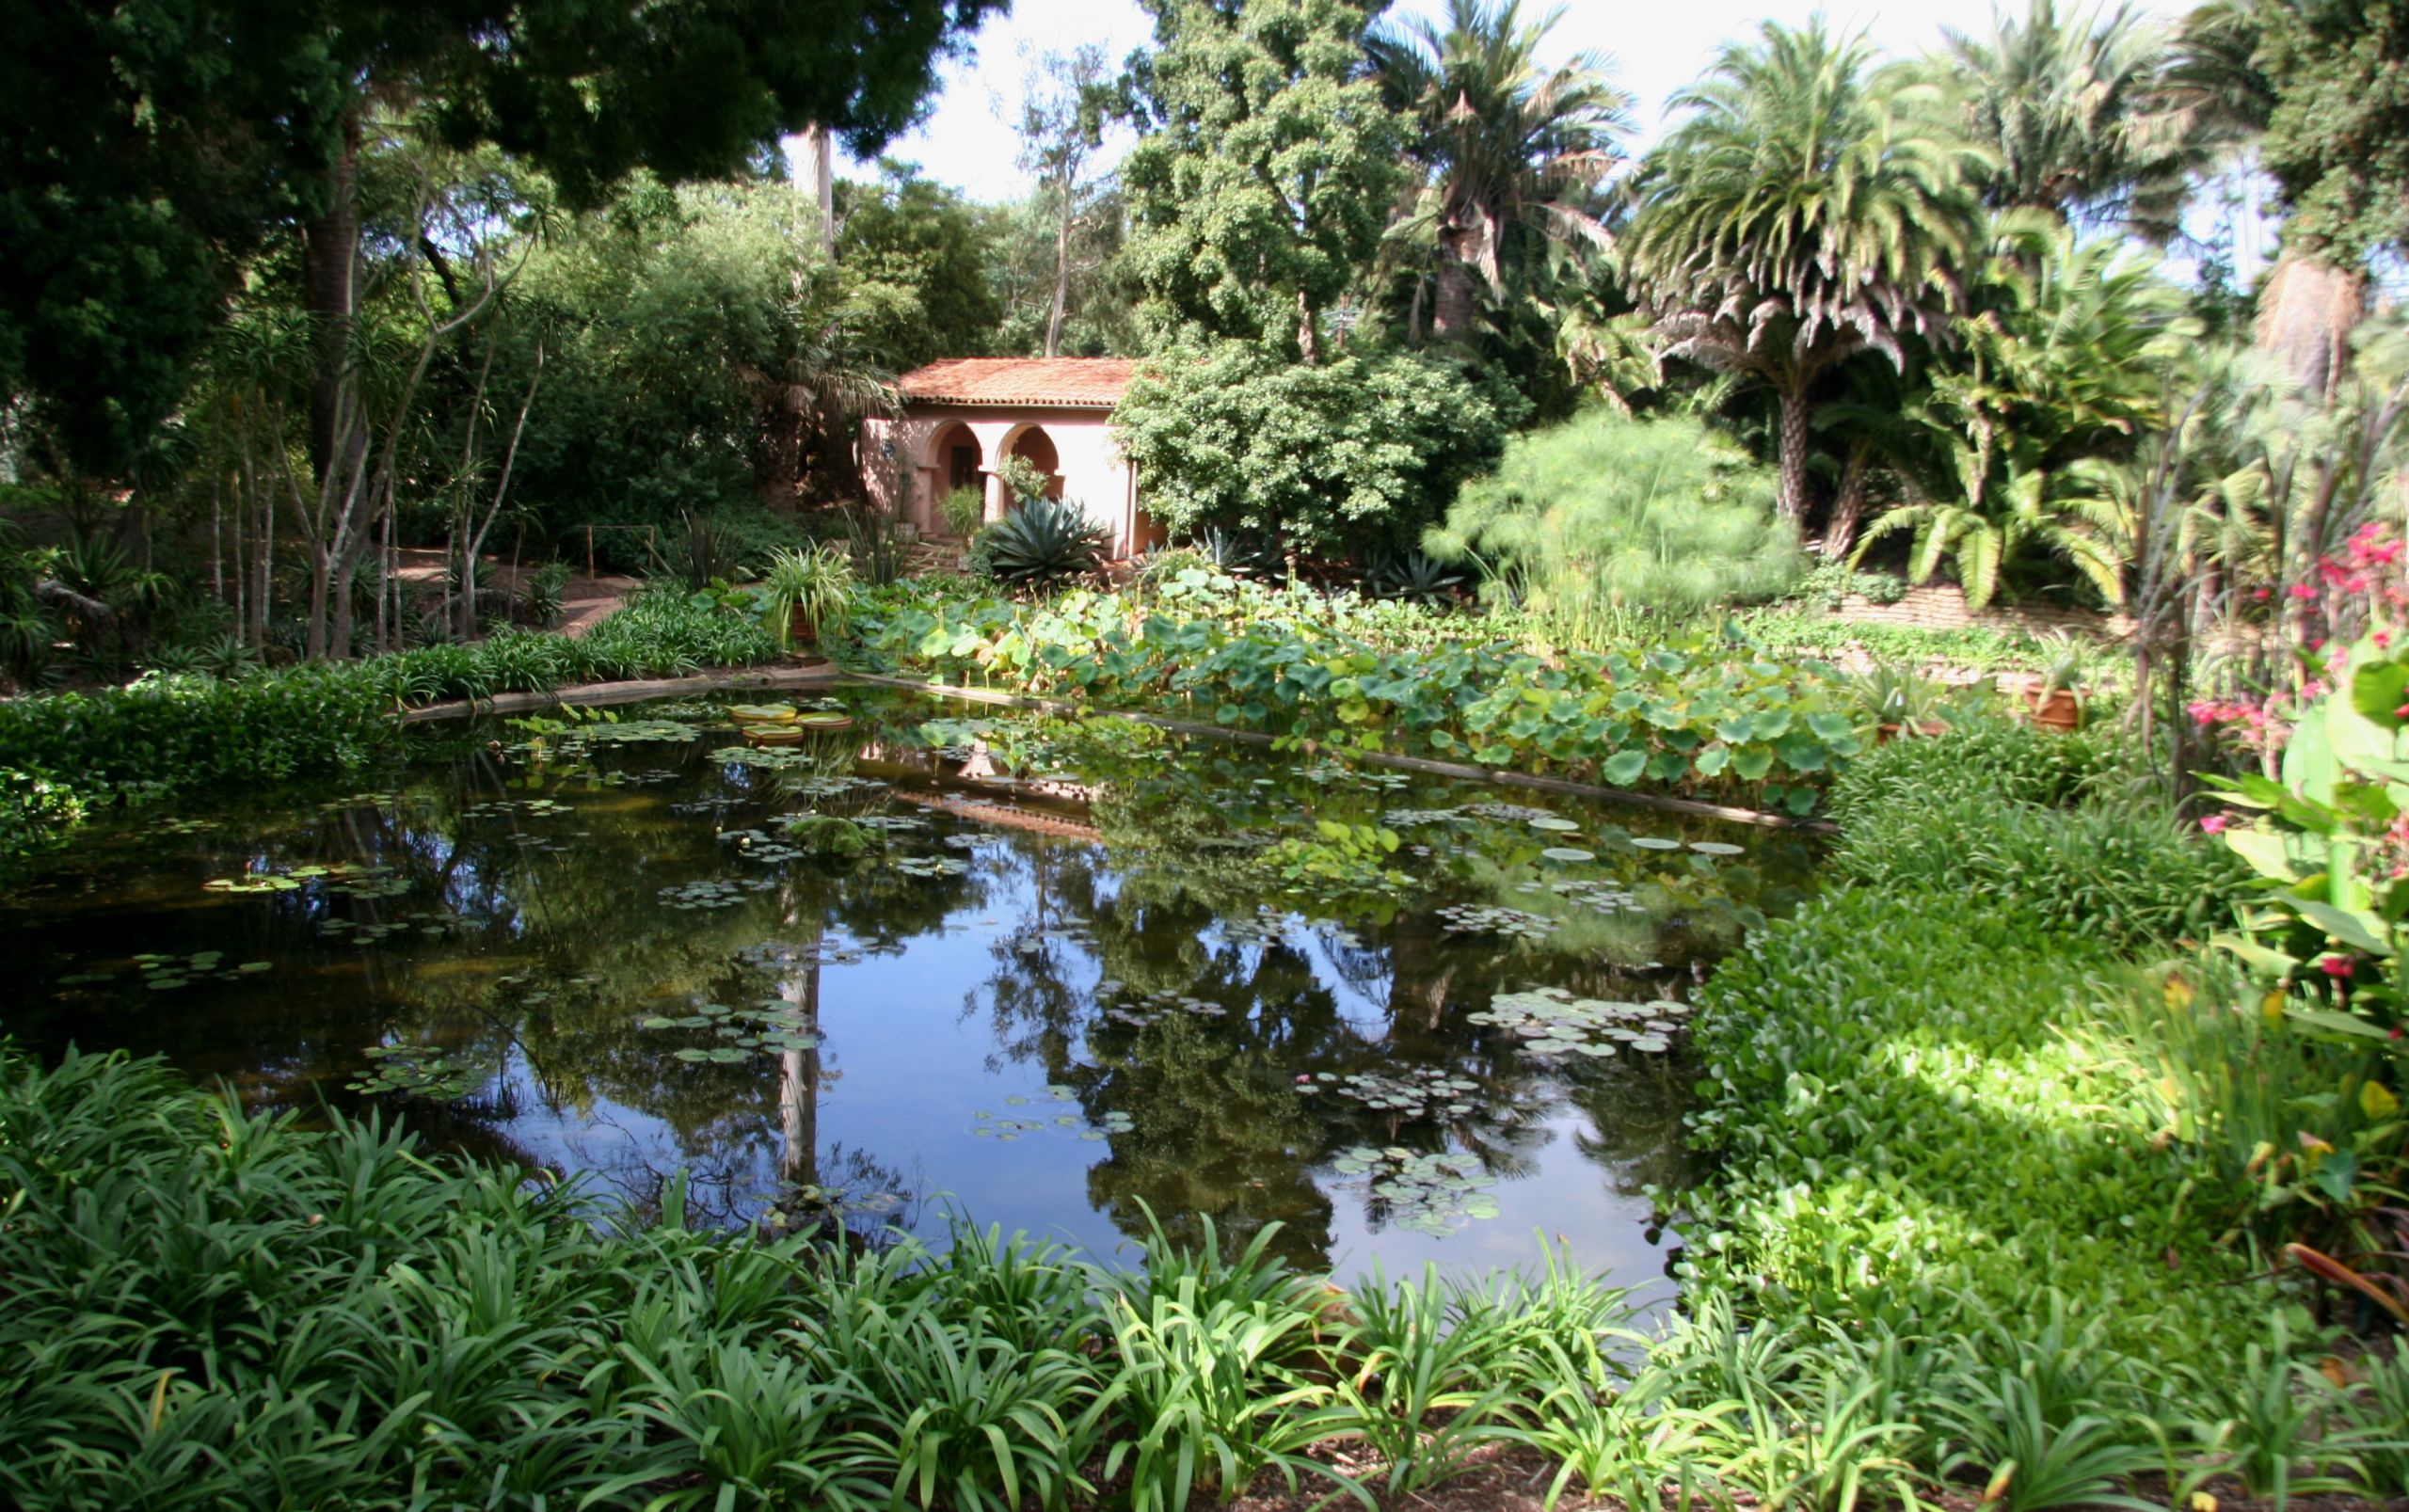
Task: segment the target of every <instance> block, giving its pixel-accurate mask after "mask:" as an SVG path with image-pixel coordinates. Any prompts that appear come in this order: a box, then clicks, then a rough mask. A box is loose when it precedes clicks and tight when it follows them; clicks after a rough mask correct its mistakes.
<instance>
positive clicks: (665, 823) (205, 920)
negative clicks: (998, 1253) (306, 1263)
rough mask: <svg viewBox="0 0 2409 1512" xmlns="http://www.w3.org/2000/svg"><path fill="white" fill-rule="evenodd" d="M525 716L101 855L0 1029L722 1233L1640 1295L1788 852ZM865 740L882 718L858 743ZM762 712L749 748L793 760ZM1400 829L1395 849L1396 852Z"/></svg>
mask: <svg viewBox="0 0 2409 1512" xmlns="http://www.w3.org/2000/svg"><path fill="white" fill-rule="evenodd" d="M818 702H819V703H821V704H822V705H825V706H827V712H826V713H825V714H822V712H821V711H820V710H817V709H813V708H811V707H810V706H809V705H806V706H805V707H804V710H803V713H804V718H805V723H795V722H794V721H795V715H796V712H797V711H796V709H795V708H793V707H792V706H788V707H786V708H784V710H783V715H782V718H781V720H780V722H777V723H770V722H769V719H768V717H769V716H771V715H772V714H774V713H777V712H778V710H776V709H775V708H755V707H751V706H743V705H736V706H733V708H734V714H733V715H732V714H731V706H730V705H727V704H725V703H721V702H716V701H690V702H684V703H674V704H656V705H644V706H632V707H630V708H623V709H617V710H612V711H608V712H607V713H604V714H600V715H589V716H588V717H585V718H579V717H576V716H574V715H573V714H572V715H570V716H552V717H546V718H539V719H532V720H519V721H501V720H486V721H479V722H476V723H474V724H455V725H453V726H451V727H449V728H447V729H439V730H436V731H433V732H431V733H426V734H423V735H422V736H421V737H420V739H421V740H422V741H423V749H421V750H420V751H419V752H418V754H417V756H416V759H414V760H413V761H412V763H411V764H410V765H409V766H408V767H407V769H406V770H404V771H401V772H397V773H395V774H393V775H391V777H390V778H389V779H387V780H385V781H382V782H379V783H376V784H373V785H370V786H368V787H367V788H365V789H364V790H357V791H355V790H348V789H349V788H358V787H359V786H360V785H359V784H357V783H355V784H351V785H347V786H346V788H344V789H327V790H305V789H298V788H294V789H283V790H279V791H275V792H268V793H259V794H249V795H242V796H239V797H234V798H230V799H228V800H226V801H224V802H220V803H215V804H185V805H183V806H181V807H179V808H177V809H176V810H175V811H174V812H173V813H172V814H161V813H157V812H153V813H150V814H146V815H142V816H139V817H137V818H136V819H133V820H125V821H120V822H116V823H112V824H105V825H96V826H94V827H92V828H90V829H88V830H87V831H84V832H82V833H81V834H80V835H79V836H78V842H77V848H76V849H75V851H72V853H70V854H68V855H66V856H63V857H60V858H57V859H56V861H54V862H53V863H52V864H50V865H49V866H48V867H46V868H45V869H43V870H41V871H40V872H39V873H37V874H36V875H34V876H33V877H31V878H30V879H28V880H27V881H26V882H25V883H24V885H22V886H20V887H19V888H18V889H17V890H16V891H15V892H14V893H13V895H12V896H11V897H10V899H9V900H8V904H7V905H6V910H5V913H0V941H5V947H6V954H7V959H8V962H9V963H10V978H11V983H10V985H9V986H8V989H7V993H6V995H7V996H8V998H10V999H12V1000H13V1005H14V1006H13V1007H12V1008H11V1009H10V1011H8V1014H7V1015H6V1019H5V1022H4V1023H0V1027H5V1029H6V1031H7V1032H8V1033H9V1034H11V1035H13V1036H14V1037H15V1038H16V1040H17V1041H18V1042H19V1043H20V1044H23V1045H25V1046H27V1047H29V1048H31V1049H33V1050H35V1051H36V1052H38V1053H43V1054H56V1052H57V1051H58V1050H59V1049H61V1048H63V1047H64V1046H65V1045H66V1044H68V1043H69V1042H75V1043H79V1044H81V1045H82V1046H83V1047H85V1048H87V1049H97V1048H104V1047H123V1048H127V1049H132V1050H135V1051H138V1052H144V1053H150V1052H158V1053H163V1054H165V1055H166V1056H167V1057H168V1058H169V1059H171V1060H172V1061H173V1062H174V1063H176V1064H177V1065H179V1066H180V1067H182V1068H183V1069H184V1070H186V1071H188V1072H190V1073H192V1074H196V1075H198V1076H200V1077H203V1078H209V1079H216V1080H222V1081H223V1082H225V1083H226V1084H228V1085H230V1086H231V1087H232V1088H233V1089H235V1090H237V1091H238V1092H239V1093H240V1094H241V1095H242V1096H243V1097H244V1098H245V1099H246V1100H247V1101H248V1102H250V1103H253V1104H255V1105H263V1106H292V1107H299V1108H302V1109H304V1110H309V1111H311V1112H314V1110H315V1109H317V1108H319V1107H321V1106H335V1107H340V1108H345V1109H352V1110H359V1109H361V1108H363V1107H365V1106H370V1105H378V1106H387V1107H391V1108H393V1109H398V1110H401V1111H403V1112H404V1113H405V1114H406V1115H407V1117H408V1118H409V1120H410V1121H411V1122H413V1123H414V1124H415V1125H417V1126H418V1127H420V1128H421V1129H423V1131H425V1132H426V1134H427V1135H428V1137H429V1138H431V1139H433V1140H434V1141H435V1142H436V1143H438V1144H439V1145H440V1146H444V1147H449V1148H456V1149H463V1150H469V1151H473V1152H477V1153H481V1154H491V1155H499V1156H504V1157H508V1158H513V1159H517V1160H519V1161H522V1162H525V1163H526V1164H528V1165H530V1166H541V1167H545V1168H549V1169H550V1170H556V1171H561V1172H565V1173H576V1174H579V1175H582V1177H584V1178H585V1179H586V1180H587V1181H588V1182H590V1183H591V1184H593V1185H594V1186H598V1187H599V1188H602V1189H604V1190H609V1191H614V1192H616V1193H619V1194H622V1195H624V1196H626V1197H628V1198H630V1199H632V1200H633V1201H635V1202H638V1203H639V1204H641V1205H647V1206H649V1205H651V1204H657V1203H658V1202H660V1201H661V1200H662V1195H663V1193H664V1191H665V1189H666V1185H667V1184H668V1183H669V1182H670V1181H671V1180H672V1179H673V1178H676V1177H678V1176H679V1175H680V1174H681V1173H682V1175H683V1177H684V1179H685V1182H686V1190H687V1197H686V1202H687V1209H688V1212H689V1214H690V1215H694V1216H697V1217H699V1218H706V1219H709V1220H710V1221H716V1222H722V1223H728V1224H739V1223H742V1224H770V1225H781V1226H783V1225H794V1224H804V1223H826V1222H831V1221H842V1222H845V1223H849V1224H851V1225H853V1226H854V1227H856V1228H859V1229H862V1230H865V1231H868V1230H874V1229H877V1228H879V1227H882V1226H885V1225H888V1224H901V1225H904V1226H909V1227H914V1228H917V1229H919V1230H921V1231H923V1232H929V1233H938V1232H941V1231H942V1229H943V1227H944V1224H945V1221H946V1216H947V1214H948V1213H949V1211H953V1210H957V1209H958V1210H959V1211H961V1212H964V1213H966V1214H967V1215H969V1216H970V1217H971V1218H973V1219H974V1220H975V1221H977V1222H979V1223H981V1224H988V1223H995V1224H1000V1225H1002V1226H1003V1227H1004V1228H1005V1229H1007V1230H1011V1229H1026V1230H1028V1231H1029V1232H1030V1233H1035V1234H1040V1235H1044V1236H1048V1237H1053V1238H1057V1239H1061V1240H1063V1241H1066V1242H1069V1243H1072V1244H1076V1245H1078V1246H1080V1247H1081V1248H1083V1249H1087V1250H1089V1251H1090V1252H1091V1253H1094V1254H1097V1255H1099V1256H1112V1255H1115V1254H1116V1253H1120V1252H1122V1250H1123V1247H1124V1245H1125V1241H1126V1240H1128V1239H1129V1238H1130V1237H1131V1236H1132V1235H1139V1234H1142V1233H1144V1232H1145V1231H1146V1227H1147V1224H1148V1222H1149V1221H1150V1219H1149V1214H1152V1215H1154V1216H1155V1218H1158V1219H1159V1220H1160V1221H1161V1222H1162V1224H1163V1225H1164V1227H1165V1228H1167V1229H1169V1230H1170V1231H1171V1232H1173V1233H1193V1232H1194V1229H1195V1222H1196V1218H1197V1217H1198V1216H1199V1215H1209V1216H1210V1217H1211V1218H1213V1219H1214V1221H1215V1222H1216V1223H1217V1224H1218V1225H1219V1226H1220V1230H1221V1232H1222V1233H1224V1234H1225V1235H1236V1236H1238V1237H1240V1238H1244V1237H1247V1236H1251V1235H1252V1233H1254V1232H1255V1231H1256V1230H1258V1229H1260V1228H1261V1227H1262V1226H1263V1225H1265V1224H1267V1223H1270V1222H1273V1221H1277V1222H1278V1223H1280V1224H1281V1225H1282V1226H1283V1227H1282V1230H1281V1234H1280V1238H1279V1240H1278V1244H1277V1247H1278V1248H1279V1249H1281V1250H1282V1251H1283V1252H1284V1254H1286V1255H1287V1256H1288V1257H1289V1258H1290V1259H1292V1260H1293V1261H1295V1262H1296V1263H1298V1264H1300V1265H1306V1266H1310V1267H1313V1268H1316V1269H1322V1268H1334V1269H1336V1270H1337V1271H1338V1272H1339V1273H1340V1274H1341V1275H1343V1276H1351V1275H1353V1274H1356V1273H1358V1272H1361V1271H1363V1270H1366V1269H1368V1268H1369V1267H1370V1266H1371V1265H1373V1264H1374V1263H1376V1262H1377V1263H1378V1264H1380V1265H1382V1266H1384V1267H1385V1268H1386V1269H1387V1270H1388V1271H1389V1272H1390V1273H1391V1274H1393V1275H1394V1274H1397V1273H1400V1272H1404V1271H1409V1270H1417V1271H1418V1269H1419V1268H1420V1266H1421V1265H1422V1264H1423V1263H1424V1262H1425V1261H1436V1262H1438V1263H1439V1264H1441V1265H1443V1266H1445V1267H1447V1268H1450V1269H1475V1268H1484V1267H1488V1266H1492V1265H1515V1264H1524V1263H1528V1262H1530V1261H1532V1260H1534V1259H1536V1258H1537V1257H1538V1255H1539V1253H1540V1245H1541V1243H1542V1240H1541V1238H1540V1235H1541V1234H1545V1235H1547V1236H1549V1237H1550V1238H1555V1237H1560V1238H1561V1239H1562V1240H1563V1241H1564V1242H1565V1243H1566V1244H1568V1245H1569V1246H1570V1248H1571V1252H1572V1254H1573V1255H1574V1256H1575V1257H1576V1258H1577V1259H1578V1260H1579V1261H1580V1262H1581V1263H1583V1264H1584V1265H1588V1266H1591V1267H1594V1268H1596V1269H1599V1270H1602V1271H1604V1272H1606V1273H1608V1274H1609V1275H1610V1276H1611V1277H1612V1278H1613V1279H1614V1280H1616V1281H1619V1282H1622V1283H1625V1284H1631V1285H1645V1284H1648V1283H1651V1282H1653V1281H1660V1280H1661V1278H1662V1276H1663V1274H1664V1271H1665V1267H1666V1261H1667V1247H1668V1246H1670V1245H1672V1244H1675V1243H1678V1237H1677V1235H1675V1234H1673V1233H1668V1232H1667V1231H1666V1229H1665V1227H1664V1225H1663V1224H1662V1223H1661V1222H1660V1215H1659V1213H1658V1209H1657V1204H1656V1203H1655V1202H1653V1201H1651V1196H1650V1193H1651V1191H1655V1190H1663V1191H1667V1192H1669V1191H1672V1190H1674V1189H1677V1188H1679V1187H1680V1186H1682V1185H1683V1182H1684V1180H1685V1177H1686V1172H1685V1170H1684V1164H1683V1161H1684V1155H1683V1126H1682V1115H1683V1107H1684V1105H1685V1100H1686V1098H1687V1095H1688V1091H1687V1088H1688V1083H1689V1081H1690V1080H1691V1079H1692V1077H1693V1076H1694V1075H1695V1072H1694V1070H1693V1069H1692V1068H1690V1067H1689V1066H1688V1065H1687V1064H1686V1062H1685V1048H1684V1044H1683V1027H1684V1024H1685V1021H1686V1018H1687V1015H1688V1011H1689V1008H1688V998H1689V995H1690V994H1691V992H1692V991H1693V989H1694V988H1695V986H1696V984H1697V982H1698V981H1699V979H1701V978H1702V977H1703V976H1704V973H1705V970H1706V968H1707V966H1708V965H1709V964H1710V963H1712V961H1713V960H1714V959H1715V957H1716V955H1717V954H1719V953H1720V952H1722V951H1725V950H1728V949H1730V948H1731V947H1733V946H1734V945H1735V944H1736V943H1737V942H1738V940H1739V939H1740V937H1741V935H1742V934H1743V933H1744V931H1746V929H1747V927H1748V926H1749V925H1750V924H1751V923H1752V922H1754V921H1756V920H1759V919H1761V918H1763V916H1765V915H1768V914H1773V913H1778V912H1779V911H1781V910H1783V909H1786V908H1788V907H1789V906H1791V905H1792V904H1793V903H1794V902H1795V899H1797V898H1798V897H1799V896H1800V895H1801V893H1802V891H1803V890H1804V889H1805V888H1806V887H1807V886H1808V885H1809V884H1810V881H1811V865H1812V860H1813V857H1812V855H1811V851H1810V849H1809V846H1808V844H1807V842H1805V841H1803V840H1801V839H1799V838H1797V837H1795V836H1789V835H1784V834H1779V833H1776V834H1767V833H1762V832H1749V831H1734V830H1731V829H1728V828H1723V827H1714V828H1698V829H1688V830H1685V829H1683V828H1682V827H1681V826H1680V825H1679V824H1678V823H1675V822H1672V821H1660V820H1658V819H1657V817H1656V816H1653V815H1651V814H1647V813H1646V812H1645V811H1642V810H1636V809H1628V808H1607V807H1604V806H1602V805H1596V804H1589V803H1587V802H1585V801H1581V800H1576V799H1570V798H1562V797H1557V796H1555V795H1552V794H1547V795H1538V794H1533V793H1530V792H1527V791H1523V790H1518V789H1512V788H1500V787H1496V786H1492V785H1489V784H1483V783H1476V782H1458V781H1450V780H1444V779H1435V778H1426V777H1421V776H1418V775H1417V776H1412V777H1409V776H1407V775H1405V774H1403V773H1398V772H1389V771H1384V770H1380V769H1378V768H1374V767H1369V766H1361V765H1356V764H1351V763H1349V762H1348V761H1345V760H1343V759H1339V758H1337V757H1335V756H1332V755H1331V754H1329V753H1327V752H1320V753H1305V752H1288V753H1281V752H1276V751H1273V750H1270V749H1267V748H1263V747H1259V746H1248V745H1242V744H1236V743H1232V742H1227V741H1222V740H1210V739H1182V738H1176V737H1173V736H1170V735H1166V734H1164V733H1162V732H1159V731H1156V730H1153V729H1150V728H1147V727H1145V726H1141V725H1135V724H1126V723H1123V722H1116V721H1107V720H1094V721H1082V722H1073V721H1065V720H1057V719H1047V718H1043V717H1039V716H1034V715H1024V714H1017V713H1000V714H999V713H996V712H994V711H991V710H985V709H979V708H971V707H969V706H964V705H961V704H956V703H936V702H931V701H929V700H926V699H923V698H921V697H919V696H917V695H914V694H909V693H901V692H894V691H892V690H885V689H865V688H851V687H848V688H842V689H838V690H837V691H836V695H835V696H833V697H830V698H827V699H822V700H818ZM814 717H821V718H825V719H828V720H831V721H834V720H838V719H850V720H851V722H852V723H851V724H850V727H836V728H822V729H809V728H806V723H807V722H808V721H810V720H811V719H812V718H814ZM748 730H749V731H750V732H751V734H750V735H749V736H748V734H747V733H746V732H747V731H748ZM1392 847H1393V849H1392Z"/></svg>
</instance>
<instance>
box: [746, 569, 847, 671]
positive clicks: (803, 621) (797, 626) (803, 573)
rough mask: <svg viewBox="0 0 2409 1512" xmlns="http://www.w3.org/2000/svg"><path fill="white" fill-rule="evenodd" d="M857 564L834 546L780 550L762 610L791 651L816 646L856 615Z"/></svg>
mask: <svg viewBox="0 0 2409 1512" xmlns="http://www.w3.org/2000/svg"><path fill="white" fill-rule="evenodd" d="M761 596H762V607H763V609H764V611H765V612H766V613H767V614H768V617H769V621H770V624H771V625H772V626H773V627H774V629H776V630H777V632H778V645H780V646H782V647H784V648H786V649H788V650H792V649H794V648H795V647H796V646H798V645H808V646H817V645H819V643H820V637H821V636H822V635H825V634H828V633H830V632H832V631H835V630H839V629H843V628H844V625H845V621H846V619H847V618H849V617H850V616H851V615H852V613H853V610H854V564H853V562H852V560H851V559H850V558H848V557H847V556H846V555H845V553H844V552H842V551H840V550H838V549H836V548H835V547H832V546H807V547H803V548H801V549H787V550H780V551H777V552H775V553H774V554H773V555H772V556H771V558H770V570H769V572H768V573H767V574H765V575H764V576H763V577H762V580H761Z"/></svg>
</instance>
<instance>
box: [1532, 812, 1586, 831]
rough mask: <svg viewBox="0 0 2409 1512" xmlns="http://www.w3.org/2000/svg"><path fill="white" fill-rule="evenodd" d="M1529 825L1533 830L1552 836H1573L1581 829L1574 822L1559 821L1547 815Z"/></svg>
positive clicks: (1551, 815)
mask: <svg viewBox="0 0 2409 1512" xmlns="http://www.w3.org/2000/svg"><path fill="white" fill-rule="evenodd" d="M1529 823H1530V826H1531V828H1533V829H1535V830H1545V831H1547V832H1548V833H1549V834H1550V835H1571V834H1572V833H1573V832H1574V831H1576V830H1578V829H1580V828H1581V826H1580V825H1578V824H1576V823H1574V822H1573V821H1572V820H1569V819H1559V818H1557V817H1556V816H1555V815H1554V814H1550V815H1547V816H1546V817H1544V818H1541V819H1535V820H1530V821H1529Z"/></svg>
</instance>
